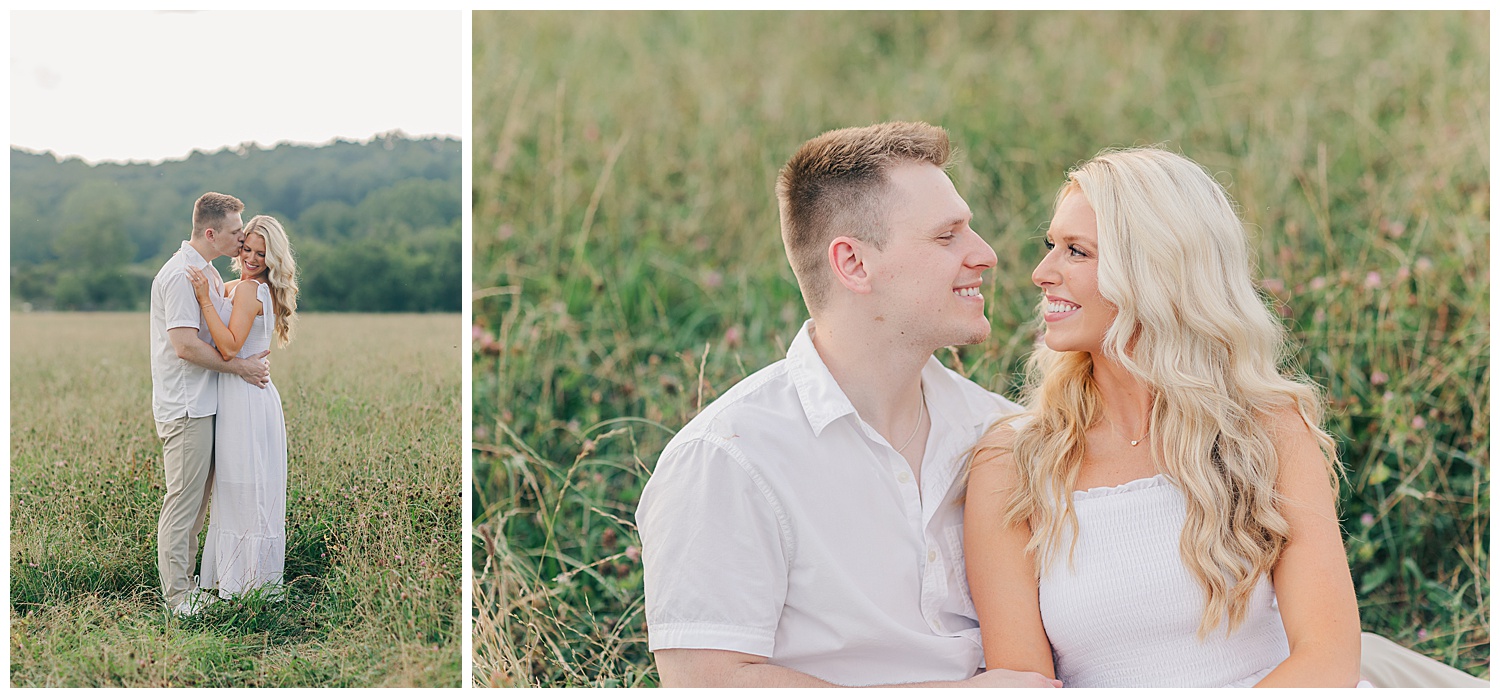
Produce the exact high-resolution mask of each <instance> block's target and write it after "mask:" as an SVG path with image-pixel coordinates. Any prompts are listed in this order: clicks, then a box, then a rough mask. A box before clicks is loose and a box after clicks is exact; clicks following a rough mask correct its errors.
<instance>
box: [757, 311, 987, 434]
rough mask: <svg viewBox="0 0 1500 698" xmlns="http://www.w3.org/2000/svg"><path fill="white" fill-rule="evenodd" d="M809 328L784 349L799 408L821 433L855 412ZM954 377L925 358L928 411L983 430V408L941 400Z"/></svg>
mask: <svg viewBox="0 0 1500 698" xmlns="http://www.w3.org/2000/svg"><path fill="white" fill-rule="evenodd" d="M812 329H813V321H812V320H808V321H806V322H804V323H802V329H800V330H798V331H797V336H796V337H794V338H793V339H792V345H791V346H790V347H789V348H787V351H786V358H787V362H788V364H790V370H789V372H788V373H789V374H790V375H791V378H792V384H793V385H795V386H796V388H797V398H798V399H799V400H800V401H801V402H802V411H803V412H804V413H805V414H806V415H807V422H808V424H809V425H810V426H812V429H813V433H814V434H818V435H821V434H822V433H823V429H824V428H825V427H827V426H828V425H829V424H830V423H832V422H833V421H834V420H837V419H839V418H840V417H843V416H845V415H850V414H856V412H855V410H854V403H852V402H849V397H848V396H847V395H845V394H844V389H843V388H842V387H840V386H839V383H838V381H836V380H834V378H833V374H832V373H831V372H829V370H828V365H827V364H825V363H823V357H822V356H819V355H818V349H817V347H815V346H813V340H812ZM953 380H954V377H953V376H952V375H950V374H949V373H948V371H947V370H946V369H945V368H943V363H942V362H941V361H938V359H937V357H936V356H929V357H927V363H926V364H925V365H923V366H922V384H923V392H924V393H925V394H926V399H927V409H928V411H929V412H930V413H931V414H932V415H933V416H934V417H937V416H938V415H939V414H942V415H943V418H944V423H945V424H953V425H962V426H965V427H969V428H980V429H982V428H983V427H984V426H985V425H987V424H988V419H989V418H990V417H991V416H992V415H990V414H989V413H988V412H985V411H979V412H976V413H974V414H970V412H969V410H967V409H965V408H966V407H968V406H967V405H951V404H948V401H947V400H945V399H944V398H945V397H947V396H949V395H950V391H949V390H946V388H948V387H949V384H951V383H952V382H953ZM967 430H968V429H966V431H967Z"/></svg>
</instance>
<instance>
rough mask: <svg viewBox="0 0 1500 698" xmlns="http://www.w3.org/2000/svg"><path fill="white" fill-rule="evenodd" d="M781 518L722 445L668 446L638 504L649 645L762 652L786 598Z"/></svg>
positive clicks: (751, 474) (750, 473)
mask: <svg viewBox="0 0 1500 698" xmlns="http://www.w3.org/2000/svg"><path fill="white" fill-rule="evenodd" d="M783 519H784V517H783V516H782V514H781V511H780V509H779V507H778V506H777V504H776V503H775V500H774V499H773V498H772V493H771V492H769V491H768V490H767V489H766V488H765V486H764V483H763V481H761V480H760V478H759V477H758V475H757V474H756V472H755V471H754V470H753V469H751V468H749V467H748V464H746V463H744V461H743V456H741V455H740V454H739V453H738V452H736V451H733V450H731V449H730V448H729V447H728V446H727V444H723V443H719V442H716V441H714V440H712V439H711V438H709V439H698V440H693V441H689V442H687V443H685V444H682V445H680V446H677V445H675V444H674V445H670V446H668V449H667V451H666V452H664V453H663V455H662V458H661V460H660V462H658V463H657V467H656V472H655V473H653V474H652V476H651V480H650V481H649V482H648V483H647V484H646V488H645V490H644V491H643V492H642V493H641V503H640V507H639V508H638V509H637V510H636V523H637V525H638V526H639V530H640V534H641V558H642V563H643V566H644V568H645V583H646V627H647V631H648V635H649V640H650V649H651V651H653V652H654V651H656V650H661V649H717V650H729V651H734V652H744V653H746V654H754V655H758V656H762V657H770V656H771V652H772V650H773V649H774V647H775V640H776V627H777V624H778V622H779V620H780V617H781V612H782V607H783V606H784V605H785V603H786V592H787V568H788V563H787V553H786V550H787V549H788V547H789V546H788V545H787V544H786V541H785V538H784V536H785V535H786V531H785V528H784V521H783Z"/></svg>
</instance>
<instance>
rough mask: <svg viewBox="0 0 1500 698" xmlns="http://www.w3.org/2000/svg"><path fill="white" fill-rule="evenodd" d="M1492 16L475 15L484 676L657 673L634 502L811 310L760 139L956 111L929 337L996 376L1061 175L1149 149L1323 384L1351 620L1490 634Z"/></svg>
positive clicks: (578, 678)
mask: <svg viewBox="0 0 1500 698" xmlns="http://www.w3.org/2000/svg"><path fill="white" fill-rule="evenodd" d="M1487 27H1488V15H1487V14H1486V13H1274V14H1262V13H1162V14H1158V13H1149V14H1148V13H983V14H956V13H899V14H888V13H808V14H792V13H738V14H713V13H674V14H658V13H609V14H587V13H571V14H567V13H480V14H477V15H476V18H475V22H474V32H475V37H474V80H475V84H474V94H473V99H474V110H475V120H474V143H475V150H474V152H475V157H474V162H475V171H474V192H473V201H474V210H475V218H474V221H475V229H474V255H475V257H474V276H475V278H474V285H475V289H476V291H475V301H474V307H475V321H476V327H475V337H476V339H475V354H474V393H473V395H474V409H475V415H474V433H473V437H474V444H475V446H474V467H475V472H474V496H475V500H474V501H475V508H474V511H473V516H474V519H475V523H476V527H475V538H474V541H473V545H474V560H475V581H474V591H475V600H476V606H475V608H474V609H473V613H474V614H475V615H474V617H475V621H476V622H475V642H474V648H475V650H474V660H475V661H474V677H475V680H476V682H477V683H479V684H483V685H506V686H510V685H520V686H535V685H542V686H551V685H650V684H653V683H655V682H656V676H655V672H654V669H653V667H652V665H651V661H650V656H649V653H648V652H647V651H646V646H645V637H646V633H645V624H644V620H643V617H642V591H641V576H640V567H639V547H638V546H639V541H638V537H637V535H636V532H635V528H634V524H633V512H634V509H635V505H636V502H637V499H638V497H639V494H640V490H641V487H642V485H643V483H644V482H645V479H646V477H647V476H648V474H649V472H650V470H651V468H652V467H653V465H654V462H655V459H656V457H657V455H658V454H659V453H660V451H661V448H662V447H663V446H664V445H665V443H666V440H667V439H668V438H670V436H671V434H672V433H673V432H674V431H675V430H676V429H678V428H680V427H681V426H682V425H683V424H685V423H686V422H687V421H688V420H689V419H690V418H691V417H692V416H693V415H694V414H696V413H697V411H698V410H699V409H700V408H701V406H702V405H704V404H706V403H707V402H708V401H710V400H712V399H713V398H714V397H715V396H717V395H718V394H719V393H720V392H721V391H723V390H725V389H727V388H728V387H729V386H731V385H733V384H734V383H735V382H736V381H737V380H739V379H740V378H742V377H744V376H746V375H748V374H749V373H750V372H752V371H754V370H755V369H757V368H759V367H761V366H763V365H765V364H768V363H770V362H772V361H775V360H777V359H778V358H780V357H781V356H783V355H784V352H785V348H786V346H787V343H788V341H789V340H790V339H791V337H792V335H793V334H794V333H795V332H796V329H797V327H798V325H799V323H800V322H801V320H802V319H803V318H804V317H805V311H804V309H803V307H802V304H801V300H800V297H799V295H798V293H797V290H796V286H795V283H794V281H793V279H792V276H791V273H790V270H789V268H788V266H787V263H786V261H785V258H784V256H783V254H782V250H781V244H780V239H779V237H778V234H777V230H778V227H777V219H776V207H775V202H774V197H773V184H774V181H775V175H776V171H777V169H778V167H779V166H780V165H781V164H782V163H783V162H784V161H785V160H786V158H787V157H789V156H790V154H791V153H792V151H793V150H795V148H796V147H797V146H798V145H799V144H800V143H801V142H802V141H804V140H806V139H807V138H810V137H812V136H814V135H816V134H818V133H820V132H822V131H824V130H827V129H831V128H837V127H842V126H849V125H863V124H869V123H874V122H878V121H885V120H893V119H908V120H911V119H919V120H926V121H928V122H931V123H935V124H939V125H942V126H944V127H946V128H947V129H948V131H949V133H950V135H951V137H952V139H953V142H954V143H955V145H956V146H957V147H958V148H959V150H960V151H961V154H960V161H959V162H958V164H957V166H956V167H954V168H953V170H952V176H953V178H954V180H955V184H956V186H957V188H958V190H959V192H960V193H961V194H962V195H963V196H964V197H965V199H966V200H967V201H968V203H969V204H970V206H971V207H972V208H973V210H974V212H975V221H974V227H975V229H976V230H978V231H980V233H981V234H982V235H984V236H985V237H986V238H987V239H988V240H989V241H990V242H991V243H992V244H993V245H994V247H995V248H996V251H997V252H998V253H999V258H1000V263H999V265H998V266H997V267H996V269H995V270H994V272H993V273H992V274H990V275H989V278H988V279H987V280H986V284H987V287H986V288H985V295H986V296H987V297H988V298H989V299H990V300H989V303H988V312H989V313H990V317H991V319H992V321H993V324H994V326H995V328H996V331H995V333H994V334H993V335H992V337H991V339H990V341H988V342H987V343H985V344H983V345H978V346H972V347H961V348H956V349H953V350H948V351H944V352H940V358H941V359H942V360H943V361H944V362H946V363H948V364H949V365H950V366H952V367H953V368H955V369H956V370H958V371H960V372H962V373H964V374H966V375H968V376H970V377H972V378H973V379H974V380H976V381H978V382H979V383H980V384H982V385H985V386H987V387H989V388H991V389H993V390H996V391H999V392H1002V393H1009V394H1014V390H1015V388H1016V387H1017V381H1018V377H1019V372H1018V369H1019V367H1020V364H1021V362H1022V361H1023V360H1024V358H1025V356H1026V354H1027V353H1028V352H1029V351H1030V347H1031V344H1032V341H1033V337H1034V336H1035V334H1034V333H1035V330H1036V323H1035V320H1034V318H1033V316H1032V306H1033V303H1034V298H1035V295H1034V289H1033V288H1032V287H1031V285H1030V280H1029V275H1030V270H1031V268H1032V266H1033V265H1034V264H1035V263H1036V261H1037V260H1038V259H1039V258H1040V256H1041V252H1042V251H1041V249H1040V245H1041V239H1040V231H1041V230H1042V229H1043V228H1044V227H1045V223H1046V221H1047V219H1048V217H1049V215H1050V212H1049V210H1048V209H1049V206H1050V202H1051V199H1052V195H1053V193H1054V192H1055V190H1056V187H1057V186H1058V185H1059V184H1060V183H1061V181H1062V177H1063V173H1064V172H1065V170H1066V169H1067V168H1068V167H1069V166H1070V165H1072V164H1074V163H1075V162H1078V161H1080V160H1083V159H1086V158H1088V157H1090V156H1092V155H1093V154H1094V153H1096V152H1097V151H1098V150H1099V149H1101V148H1103V147H1106V146H1118V145H1127V146H1128V145H1136V144H1149V143H1165V144H1166V145H1167V147H1170V148H1173V149H1176V150H1179V151H1180V152H1182V153H1183V154H1185V155H1187V156H1188V157H1191V158H1193V159H1195V160H1197V161H1198V162H1200V163H1202V164H1204V165H1205V166H1206V167H1208V168H1209V169H1210V170H1211V171H1212V172H1215V173H1216V175H1217V176H1218V178H1219V179H1220V181H1222V182H1224V183H1225V184H1226V185H1228V187H1229V190H1230V192H1231V193H1232V194H1233V196H1234V197H1235V198H1236V199H1237V201H1238V203H1239V204H1240V206H1241V207H1242V209H1243V215H1244V218H1245V219H1246V221H1247V222H1248V223H1249V224H1250V226H1251V236H1252V242H1253V245H1254V248H1255V250H1256V251H1257V256H1258V263H1259V272H1260V274H1261V276H1262V278H1263V279H1264V281H1263V288H1264V290H1265V292H1266V294H1267V296H1268V298H1270V299H1272V300H1273V301H1274V303H1275V304H1276V307H1277V309H1278V310H1279V311H1280V312H1281V314H1282V316H1283V318H1284V319H1285V322H1286V324H1287V325H1288V327H1289V328H1291V330H1292V334H1293V337H1294V339H1295V342H1296V344H1297V352H1296V360H1297V362H1298V363H1299V364H1300V365H1301V366H1302V367H1303V368H1304V370H1306V371H1307V372H1308V373H1309V374H1311V375H1312V377H1313V378H1314V379H1315V380H1317V382H1318V383H1320V384H1321V385H1323V386H1325V387H1326V388H1327V389H1328V395H1329V399H1330V401H1331V410H1330V423H1329V424H1328V426H1329V428H1330V429H1331V430H1332V432H1333V433H1334V435H1335V436H1336V438H1337V439H1338V441H1339V446H1340V453H1341V456H1342V458H1343V460H1344V462H1345V463H1346V464H1347V466H1348V475H1349V477H1348V484H1347V486H1346V489H1345V491H1344V492H1343V493H1342V510H1343V515H1344V525H1345V530H1346V540H1347V544H1348V552H1349V560H1350V563H1351V566H1352V568H1353V571H1354V574H1355V581H1356V586H1357V587H1358V591H1359V595H1360V610H1361V617H1362V621H1363V624H1364V626H1365V627H1366V628H1367V629H1369V630H1372V631H1376V632H1380V633H1383V634H1386V635H1388V636H1390V637H1392V638H1394V639H1396V640H1397V641H1399V642H1401V643H1403V644H1405V645H1408V646H1411V647H1414V648H1415V649H1417V650H1418V651H1421V652H1423V653H1426V654H1428V655H1431V656H1433V657H1437V658H1439V659H1441V660H1443V661H1446V662H1449V663H1452V664H1454V665H1456V666H1459V667H1460V668H1462V669H1464V670H1466V671H1469V672H1471V673H1474V674H1477V675H1480V676H1488V672H1489V667H1488V657H1489V623H1488V618H1489V578H1488V572H1487V570H1488V568H1489V543H1488V541H1489V506H1490V499H1489V487H1490V480H1489V470H1488V463H1489V458H1490V452H1489V448H1490V439H1489V432H1488V428H1489V420H1490V412H1489V376H1490V370H1489V341H1488V337H1489V321H1488V318H1489V266H1488V256H1487V250H1488V247H1489V198H1488V190H1489V171H1488V164H1487V163H1488V159H1487V153H1488V152H1489V140H1488V131H1487V128H1486V124H1488V122H1489V99H1488V84H1489V72H1488V65H1489V44H1488V40H1489V34H1488V28H1487Z"/></svg>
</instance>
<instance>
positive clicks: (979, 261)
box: [969, 233, 999, 269]
mask: <svg viewBox="0 0 1500 698" xmlns="http://www.w3.org/2000/svg"><path fill="white" fill-rule="evenodd" d="M974 240H975V242H976V243H977V245H976V247H975V249H974V251H973V252H971V253H970V257H969V266H971V267H977V268H979V269H990V268H992V267H994V266H995V264H996V262H998V261H999V258H998V257H996V256H995V248H993V247H991V246H990V243H989V241H987V240H985V239H984V236H982V235H980V234H979V233H974Z"/></svg>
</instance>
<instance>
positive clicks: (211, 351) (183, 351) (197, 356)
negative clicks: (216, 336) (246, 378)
mask: <svg viewBox="0 0 1500 698" xmlns="http://www.w3.org/2000/svg"><path fill="white" fill-rule="evenodd" d="M177 356H178V358H180V359H182V360H183V361H186V362H188V363H190V364H193V365H195V366H200V367H202V368H206V369H208V370H210V371H218V372H219V373H234V368H233V367H232V366H231V365H230V363H229V362H230V360H226V359H225V358H224V357H222V356H219V350H217V349H215V348H213V347H211V346H209V345H208V344H207V343H205V342H204V341H203V340H201V339H198V338H197V337H193V339H192V340H191V341H188V342H184V343H183V344H182V345H181V346H179V347H177Z"/></svg>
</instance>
